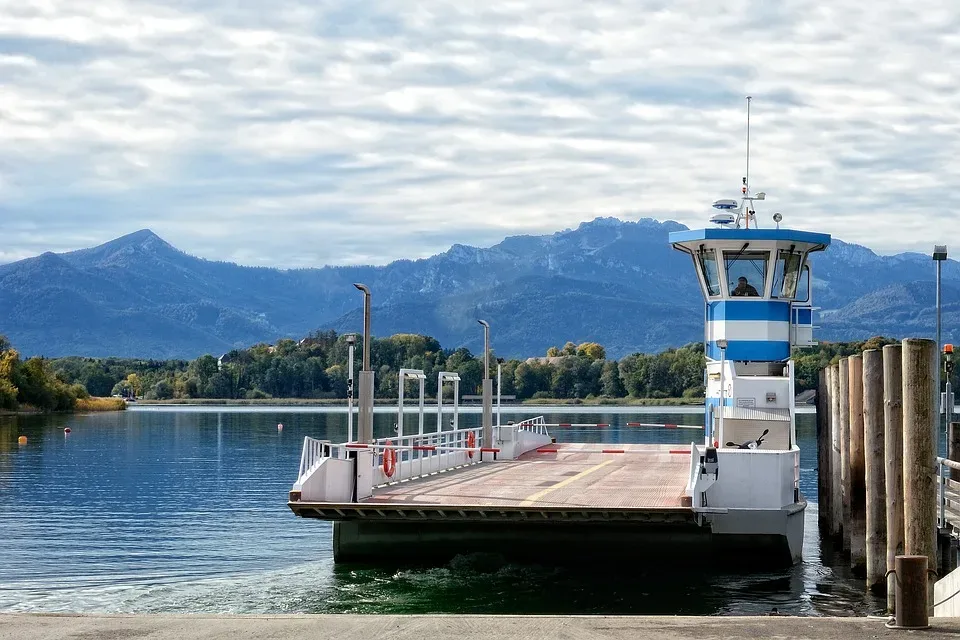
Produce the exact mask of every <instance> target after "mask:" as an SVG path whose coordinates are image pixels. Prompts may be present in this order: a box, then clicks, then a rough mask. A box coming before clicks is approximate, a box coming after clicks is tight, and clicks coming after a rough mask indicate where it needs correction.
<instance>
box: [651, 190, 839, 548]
mask: <svg viewBox="0 0 960 640" xmlns="http://www.w3.org/2000/svg"><path fill="white" fill-rule="evenodd" d="M743 185H744V186H743V187H742V191H743V197H742V199H741V202H740V203H739V204H738V203H737V202H736V201H735V200H726V199H724V200H717V201H716V202H714V205H713V206H714V208H715V209H718V210H719V212H718V213H717V214H715V215H714V216H713V217H712V218H711V219H710V221H711V223H713V225H714V226H713V228H705V229H699V230H691V231H676V232H673V233H671V234H670V236H669V241H670V243H671V244H672V245H673V248H674V249H676V250H678V251H682V252H684V253H686V254H688V255H689V256H690V258H691V260H692V262H693V266H694V269H695V272H696V276H697V281H698V282H699V285H700V290H701V292H702V293H703V297H704V301H705V307H704V346H705V352H706V369H705V372H704V373H705V376H704V377H705V380H704V383H705V387H706V415H705V425H706V429H705V434H704V440H703V443H702V444H701V445H697V446H695V447H694V448H695V449H696V450H697V451H699V452H701V455H702V457H701V461H702V462H701V464H700V465H699V466H698V465H696V464H694V465H693V466H692V467H691V470H690V483H689V486H688V491H687V496H686V501H687V502H688V503H689V504H690V505H691V507H692V508H693V509H694V510H696V511H697V512H698V513H700V514H702V516H703V522H704V524H705V525H706V526H709V527H710V529H711V531H712V532H713V533H714V534H715V535H720V536H723V535H734V536H746V537H755V538H756V539H757V540H758V541H760V540H765V541H768V542H770V543H772V544H773V545H774V546H782V545H784V544H785V545H786V548H787V549H788V551H789V554H790V559H791V560H792V561H793V562H796V561H799V560H800V559H801V557H802V554H801V547H802V543H803V529H804V527H803V524H804V523H803V517H804V511H805V509H806V506H807V502H806V499H805V498H804V496H803V495H802V494H801V492H800V448H799V446H798V442H797V429H796V407H795V402H794V399H795V390H794V363H793V361H792V360H791V358H790V356H791V352H792V349H793V348H795V347H806V346H812V345H815V344H817V343H816V342H815V341H814V340H813V329H814V325H813V312H814V310H815V307H813V278H812V275H811V269H810V264H809V260H808V259H809V256H810V254H811V253H814V252H817V251H822V250H824V249H826V248H827V247H828V246H829V244H830V236H829V235H828V234H823V233H812V232H808V231H797V230H792V229H781V228H780V222H781V221H782V216H781V214H779V213H776V214H774V215H773V217H772V219H773V222H774V223H775V225H776V227H775V228H759V227H758V226H757V221H756V211H755V210H754V208H753V207H754V202H755V201H759V200H764V199H765V197H766V194H765V193H758V194H756V195H755V196H751V195H750V193H749V190H748V186H747V178H746V177H744V178H743ZM694 457H696V454H695V456H694Z"/></svg>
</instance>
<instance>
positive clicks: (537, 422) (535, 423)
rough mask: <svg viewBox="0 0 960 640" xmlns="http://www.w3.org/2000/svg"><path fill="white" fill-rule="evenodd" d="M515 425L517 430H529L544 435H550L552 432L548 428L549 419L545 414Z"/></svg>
mask: <svg viewBox="0 0 960 640" xmlns="http://www.w3.org/2000/svg"><path fill="white" fill-rule="evenodd" d="M515 426H516V427H517V431H529V432H530V433H536V434H539V435H542V436H549V435H550V432H549V431H548V430H547V421H546V420H544V419H543V416H537V417H536V418H528V419H526V420H522V421H520V422H518V423H517V424H516V425H515Z"/></svg>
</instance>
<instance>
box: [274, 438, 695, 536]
mask: <svg viewBox="0 0 960 640" xmlns="http://www.w3.org/2000/svg"><path fill="white" fill-rule="evenodd" d="M689 473H690V450H689V447H688V446H678V445H650V444H644V445H637V444H633V445H599V444H588V443H579V444H566V443H565V444H555V445H548V446H544V447H541V448H539V449H537V450H534V451H530V452H528V453H525V454H523V455H522V456H520V457H519V458H518V459H516V460H512V461H503V462H498V463H490V464H487V463H485V464H481V465H474V466H470V467H466V468H462V469H454V470H450V471H446V472H442V473H437V474H434V475H431V476H428V477H425V478H418V479H415V480H410V481H407V482H400V483H397V484H393V485H387V486H384V487H379V488H377V489H375V490H374V494H373V496H372V497H370V498H367V499H364V500H362V501H359V502H351V503H338V504H333V503H321V502H291V503H290V507H291V509H293V510H294V511H295V512H296V513H297V514H298V515H300V516H302V517H307V518H321V519H325V520H341V521H344V520H368V521H375V520H420V521H424V520H426V521H456V520H461V521H462V520H494V521H495V520H501V521H502V520H521V521H522V520H528V519H539V520H544V519H551V520H553V519H555V520H566V521H570V522H576V521H591V520H602V521H630V522H651V523H652V522H661V523H678V524H679V523H684V522H693V521H694V513H693V511H692V510H691V509H690V508H689V507H685V506H683V505H682V502H681V500H682V497H683V495H684V490H685V487H686V485H687V481H688V476H689Z"/></svg>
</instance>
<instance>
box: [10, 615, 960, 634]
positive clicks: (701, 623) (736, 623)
mask: <svg viewBox="0 0 960 640" xmlns="http://www.w3.org/2000/svg"><path fill="white" fill-rule="evenodd" d="M930 622H931V628H930V629H929V630H927V631H923V632H921V633H922V635H923V637H924V638H950V637H956V636H957V635H958V634H960V619H958V618H934V619H932V620H931V621H930ZM897 633H898V632H896V631H888V630H887V629H885V628H884V620H883V619H879V618H814V617H809V618H801V617H780V616H772V617H766V616H763V617H707V618H704V617H688V616H462V615H411V616H390V615H378V616H364V615H350V614H334V615H223V616H213V615H196V614H194V615H56V614H47V615H37V614H0V639H3V640H6V639H7V638H10V639H13V638H16V639H17V640H54V639H57V640H59V639H60V638H149V639H150V640H174V639H175V640H215V639H219V638H231V639H232V640H246V639H247V638H250V639H253V638H256V639H258V640H259V639H263V638H283V639H284V640H301V639H302V640H307V639H308V638H310V639H313V638H342V639H348V638H357V639H362V640H368V639H369V638H386V637H389V638H391V640H405V639H406V638H410V639H413V640H422V639H423V638H430V640H469V639H471V638H476V639H478V640H479V639H484V640H486V639H487V638H490V637H496V638H502V639H506V638H607V639H610V640H619V639H621V638H622V639H627V638H629V639H630V640H685V639H687V638H689V639H691V640H694V639H695V640H710V639H712V638H728V639H731V640H740V639H747V638H749V639H751V640H752V639H754V638H781V639H782V640H794V639H799V638H818V639H820V640H861V639H863V640H867V639H869V638H876V637H878V636H881V635H891V636H892V635H896V634H897ZM900 633H902V632H900Z"/></svg>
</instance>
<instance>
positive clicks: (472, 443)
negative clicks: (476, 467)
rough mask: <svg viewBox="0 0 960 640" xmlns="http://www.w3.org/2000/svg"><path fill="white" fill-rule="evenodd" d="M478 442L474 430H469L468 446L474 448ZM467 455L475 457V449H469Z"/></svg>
mask: <svg viewBox="0 0 960 640" xmlns="http://www.w3.org/2000/svg"><path fill="white" fill-rule="evenodd" d="M476 444H477V438H476V436H474V435H473V431H469V432H467V447H469V448H471V449H472V448H473V447H474V446H475V445H476ZM467 455H468V456H470V457H471V458H472V457H473V451H467Z"/></svg>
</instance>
